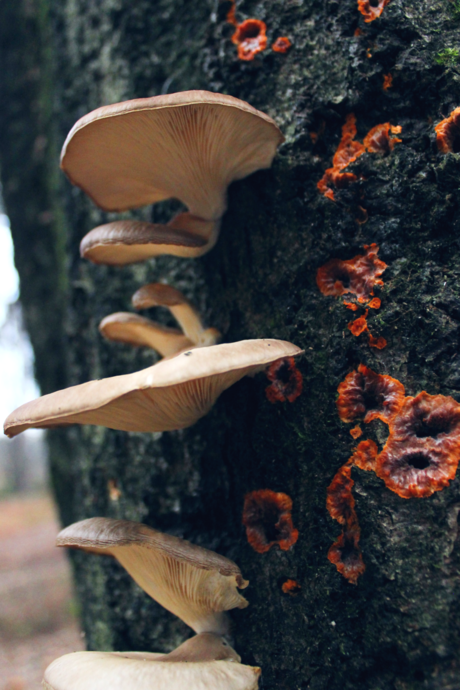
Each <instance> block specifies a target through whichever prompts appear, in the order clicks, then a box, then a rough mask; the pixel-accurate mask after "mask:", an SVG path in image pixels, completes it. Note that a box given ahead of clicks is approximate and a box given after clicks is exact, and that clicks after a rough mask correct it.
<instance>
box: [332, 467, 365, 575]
mask: <svg viewBox="0 0 460 690" xmlns="http://www.w3.org/2000/svg"><path fill="white" fill-rule="evenodd" d="M351 467H352V459H351V458H350V460H349V461H348V462H347V463H345V465H344V466H343V467H341V468H340V470H339V471H338V472H337V474H336V475H335V477H334V479H333V480H332V482H331V484H330V485H329V487H328V489H327V499H326V506H327V509H328V511H329V515H330V516H331V517H332V518H333V519H334V520H337V522H339V523H340V524H341V525H343V530H342V534H341V535H340V537H339V538H338V539H337V541H336V542H334V544H332V546H331V547H330V549H329V551H328V554H327V557H328V559H329V560H330V561H331V563H334V565H335V566H336V568H337V570H338V571H339V573H341V574H342V575H343V576H344V577H345V578H346V579H347V580H348V581H349V582H350V583H351V584H354V585H355V584H356V583H357V581H358V577H359V576H360V575H362V573H363V572H364V571H365V569H366V566H365V565H364V562H363V558H362V554H361V550H360V548H359V538H360V535H361V531H360V528H359V524H358V518H357V516H356V511H355V499H354V498H353V495H352V493H351V490H352V488H353V485H354V481H353V480H352V478H351Z"/></svg>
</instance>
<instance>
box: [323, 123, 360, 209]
mask: <svg viewBox="0 0 460 690" xmlns="http://www.w3.org/2000/svg"><path fill="white" fill-rule="evenodd" d="M356 131H357V130H356V117H355V116H354V114H353V113H349V115H347V118H346V120H345V124H344V125H343V127H342V138H341V140H340V143H339V145H338V147H337V151H336V152H335V154H334V158H333V159H332V168H328V169H327V170H326V172H325V173H324V175H323V177H322V178H321V180H320V181H319V182H318V184H317V187H318V189H319V191H320V192H321V194H324V196H326V197H327V198H328V199H331V200H332V201H334V190H333V187H336V188H337V189H342V188H343V187H348V185H349V184H350V183H351V182H356V180H357V179H358V178H357V177H356V175H354V174H353V173H344V172H342V170H343V169H344V168H346V167H347V165H350V163H353V161H355V160H356V159H357V158H358V157H359V156H361V154H363V153H364V146H363V145H362V144H360V143H359V142H358V141H354V138H355V136H356Z"/></svg>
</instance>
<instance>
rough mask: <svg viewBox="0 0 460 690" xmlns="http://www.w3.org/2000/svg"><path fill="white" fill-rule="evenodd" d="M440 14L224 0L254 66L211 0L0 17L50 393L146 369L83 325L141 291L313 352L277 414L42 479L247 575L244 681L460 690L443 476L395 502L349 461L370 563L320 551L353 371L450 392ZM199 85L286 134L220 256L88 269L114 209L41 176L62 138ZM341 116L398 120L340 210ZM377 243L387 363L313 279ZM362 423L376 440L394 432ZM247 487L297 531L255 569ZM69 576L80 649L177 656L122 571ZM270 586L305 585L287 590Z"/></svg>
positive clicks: (12, 209) (349, 1)
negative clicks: (114, 112) (352, 576)
mask: <svg viewBox="0 0 460 690" xmlns="http://www.w3.org/2000/svg"><path fill="white" fill-rule="evenodd" d="M371 5H373V3H372V2H371ZM457 5H458V3H457V2H449V3H447V2H441V1H440V0H435V1H433V0H430V1H428V0H391V2H390V3H389V4H388V6H386V7H385V8H384V10H383V13H382V15H381V17H380V18H378V19H376V20H375V21H372V22H369V23H366V22H364V17H363V15H362V14H360V12H359V11H358V8H357V3H356V0H343V1H342V2H340V3H339V2H335V1H334V0H260V1H259V2H252V1H249V0H247V1H244V2H238V3H237V8H236V9H237V17H238V19H239V20H240V21H241V20H243V19H246V18H248V17H256V18H257V19H261V20H263V21H265V22H266V24H267V33H268V47H267V49H266V50H265V51H264V52H262V53H261V54H260V55H258V56H256V58H255V59H254V60H253V61H250V62H245V61H241V60H239V59H238V58H237V55H236V47H235V45H234V44H233V43H232V41H231V36H232V34H233V31H234V27H233V26H232V25H231V24H229V23H228V22H227V21H226V15H227V12H228V10H229V9H230V6H231V5H230V3H229V2H214V1H212V0H207V1H206V0H201V1H200V2H194V3H191V2H190V0H157V2H154V3H152V2H147V1H146V0H137V2H136V3H134V4H133V3H132V2H127V1H126V2H125V1H124V0H100V2H99V3H93V2H88V1H85V0H73V2H70V0H61V1H60V2H59V3H55V4H54V6H53V7H52V8H51V9H50V10H48V7H47V4H46V0H28V1H26V0H24V1H23V2H22V3H20V2H17V3H6V2H4V4H3V6H2V7H1V8H0V26H1V27H2V36H1V48H0V50H1V53H0V59H1V65H2V69H1V74H0V84H1V96H2V103H6V104H7V107H6V108H5V110H4V109H3V106H2V114H1V115H0V118H1V131H2V135H1V140H0V155H1V161H2V179H3V190H4V197H5V203H6V207H7V212H8V214H9V215H10V218H11V221H12V229H13V234H14V240H15V247H16V263H17V266H18V270H19V271H20V275H21V298H22V302H23V305H24V309H25V314H26V320H27V325H28V327H29V330H30V333H31V337H32V340H33V344H34V348H35V354H36V368H37V376H38V379H39V382H40V385H41V386H42V390H43V392H48V391H50V390H55V389H56V388H59V387H63V386H64V385H69V384H75V383H79V382H82V381H86V380H89V379H94V378H101V377H104V376H112V375H116V374H121V373H127V372H131V371H136V370H138V369H141V368H143V367H147V366H149V365H150V364H151V363H152V355H151V353H150V352H147V351H137V350H136V351H135V350H133V349H129V348H128V347H124V346H122V345H116V344H110V343H107V342H104V341H102V339H101V338H100V336H99V334H98V330H97V325H98V323H99V321H100V320H101V319H102V318H103V317H104V316H106V315H107V314H110V313H112V312H115V311H129V310H130V309H131V307H130V298H131V295H132V294H133V293H134V291H135V290H136V289H137V288H138V287H140V286H141V285H143V284H145V283H147V282H151V281H164V282H168V283H170V284H172V285H174V286H175V287H177V288H179V289H180V290H182V291H184V292H185V294H186V295H187V297H189V298H190V299H191V300H192V301H194V302H195V304H196V305H197V306H198V307H199V308H200V310H201V312H202V314H203V315H204V317H205V321H206V324H207V325H208V326H214V327H216V328H218V329H219V330H221V331H222V332H223V333H224V337H225V340H226V341H228V342H232V341H236V340H240V339H246V338H260V337H273V338H281V339H285V340H290V341H292V342H293V343H295V344H297V345H299V346H301V347H302V348H304V349H305V355H304V356H303V358H302V359H301V360H299V368H300V370H301V371H302V374H303V376H304V389H303V393H302V395H301V396H300V397H299V398H298V399H297V400H296V401H295V402H293V403H289V402H284V403H275V404H272V403H270V402H269V401H268V400H267V398H266V394H265V389H266V387H267V385H268V382H267V380H266V378H265V377H264V375H258V376H257V377H255V378H253V379H251V378H246V379H243V380H242V381H241V382H240V383H238V384H236V385H235V386H233V387H232V388H231V389H229V390H228V391H226V392H225V393H224V394H223V395H222V396H221V398H220V399H219V401H218V402H217V404H216V405H215V407H214V408H213V410H212V411H211V412H210V413H209V414H208V415H207V417H205V418H204V419H202V420H201V421H200V422H199V423H198V424H196V425H195V426H194V427H192V428H190V429H187V430H185V431H177V432H165V433H163V434H153V435H152V434H139V433H124V432H118V431H112V430H107V429H103V428H97V427H83V428H72V429H71V430H68V431H66V432H62V431H61V432H56V431H53V432H50V433H49V438H50V440H51V442H52V443H54V444H55V448H56V446H57V445H59V449H60V450H59V452H57V451H56V452H54V453H53V473H54V477H55V481H56V486H57V490H58V500H59V502H60V505H61V509H62V514H63V518H64V521H65V522H66V523H67V522H70V521H71V520H72V521H74V520H78V519H82V518H84V517H90V516H95V515H103V516H109V517H120V518H127V519H132V520H138V521H142V522H145V523H146V524H148V525H151V526H153V527H155V528H158V529H161V530H164V531H168V532H171V533H174V534H178V535H181V536H184V537H185V538H187V539H189V540H190V541H193V542H195V543H198V544H201V545H203V546H206V547H209V548H212V549H214V550H216V551H218V552H219V553H222V554H224V555H226V556H229V557H230V558H232V559H233V560H235V561H236V562H237V563H238V564H239V565H240V567H241V569H242V572H243V574H244V576H245V577H246V578H248V579H249V580H250V583H251V584H250V587H249V589H248V590H247V598H248V599H249V601H250V606H249V607H248V608H247V609H245V610H244V611H239V610H238V611H236V612H234V613H233V614H232V620H233V623H234V630H233V634H234V645H235V647H236V649H237V650H238V651H239V652H240V653H241V655H242V657H243V661H244V662H245V663H251V664H257V665H260V666H261V667H262V671H263V675H262V681H261V686H262V687H263V688H267V689H268V688H273V689H274V688H277V690H279V689H281V688H286V689H288V688H289V690H293V689H294V688H296V689H297V688H309V689H311V690H313V689H315V690H326V689H327V690H336V689H337V690H339V689H340V690H355V689H356V690H357V689H358V688H366V689H369V690H371V689H372V690H377V689H378V690H390V689H393V688H397V689H398V690H402V689H404V690H409V689H411V690H412V689H414V690H415V689H416V690H422V689H423V690H425V689H430V690H431V689H432V690H447V689H448V688H456V687H458V672H459V662H460V654H459V643H460V623H459V620H460V615H459V613H460V580H459V568H460V537H459V536H458V522H457V515H458V512H459V510H460V501H459V499H458V489H459V482H458V479H454V480H453V481H452V482H451V483H450V485H449V486H448V487H447V488H444V489H443V490H441V491H437V492H436V493H434V494H433V495H432V496H430V497H425V498H410V499H405V498H402V497H400V496H398V495H397V494H396V493H394V492H392V491H390V490H389V489H388V488H387V487H386V486H385V484H384V482H383V481H382V480H381V479H379V478H377V477H376V475H375V474H374V473H371V472H364V471H362V470H360V469H357V468H354V469H353V470H352V479H353V480H354V482H355V485H354V487H353V493H354V497H355V501H356V512H357V516H358V520H359V523H360V527H361V541H360V547H361V550H362V553H363V559H364V562H365V564H366V571H365V573H364V574H363V575H362V576H361V577H360V578H359V579H358V581H357V585H356V586H354V585H353V584H350V583H349V582H348V581H347V580H346V579H345V578H344V577H343V576H342V575H341V574H340V573H339V572H338V571H337V570H336V568H335V567H334V565H333V564H332V563H331V562H330V561H329V560H328V558H327V554H328V550H329V548H330V546H331V544H332V543H333V542H334V541H335V540H336V539H337V538H338V536H339V534H340V531H341V527H340V525H339V524H338V523H337V522H335V521H334V520H332V518H331V517H330V516H329V513H328V511H327V508H326V490H327V487H328V486H329V485H330V483H331V481H332V479H333V477H334V475H335V473H336V472H337V470H338V469H339V468H340V467H341V466H342V465H343V464H344V463H345V462H346V461H347V459H348V458H349V457H350V456H351V454H352V452H353V449H354V447H355V446H356V442H355V441H353V439H352V437H351V436H350V433H349V430H350V424H346V423H343V422H341V421H340V419H339V416H338V413H337V407H336V397H337V387H338V385H339V384H340V383H341V382H342V381H343V380H344V378H345V376H346V375H347V374H348V373H349V372H350V371H352V370H355V369H356V368H357V366H358V364H360V363H363V364H365V365H367V366H368V367H370V368H371V369H373V370H374V371H376V372H378V373H380V374H387V375H390V376H392V377H393V378H395V379H398V380H399V381H401V382H402V383H403V384H404V386H405V391H406V395H416V394H417V393H419V392H420V391H422V390H425V391H427V392H428V393H430V394H433V395H434V394H438V393H440V394H442V395H446V396H452V397H454V398H455V399H460V398H459V396H460V356H459V354H458V340H459V335H460V331H459V320H460V306H459V305H460V301H459V293H460V289H459V287H458V284H459V281H458V274H459V268H458V267H459V264H460V244H459V241H458V239H457V231H458V210H459V202H460V191H459V187H458V176H459V172H460V155H459V154H458V153H455V152H454V153H447V154H442V153H440V152H438V150H437V147H436V135H435V131H434V125H435V124H436V123H438V122H439V121H440V120H442V119H443V118H444V117H446V116H447V115H448V114H449V113H450V111H451V110H452V109H453V108H455V107H456V106H457V105H459V102H460V93H459V71H458V67H457V61H458V50H457V48H456V45H457V40H456V38H457V36H458V30H459V21H460V11H459V8H458V7H457ZM7 19H8V23H7ZM7 26H8V29H7V28H6V27H7ZM279 36H288V37H289V39H290V40H291V41H292V44H293V46H292V48H291V49H290V50H289V51H288V52H287V53H286V54H281V53H277V52H274V51H273V50H272V49H271V48H270V46H271V44H272V43H273V42H274V40H275V39H276V38H277V37H279ZM388 74H391V75H392V77H393V82H392V85H391V87H390V88H387V89H384V88H383V85H384V75H388ZM387 81H388V80H387ZM196 88H204V89H208V90H211V91H220V92H224V93H229V94H231V95H233V96H236V97H238V98H242V99H244V100H247V101H249V102H250V103H251V104H252V105H253V106H255V107H256V108H258V109H260V110H262V111H264V112H266V113H268V114H269V115H270V116H272V117H273V118H274V119H275V120H276V122H277V123H278V125H279V126H280V128H281V129H282V131H283V132H284V134H285V135H286V143H285V144H284V145H283V146H282V147H281V149H280V151H279V153H278V155H277V157H276V158H275V162H274V164H273V166H272V169H271V170H269V171H261V172H258V173H256V174H254V175H252V176H251V177H250V178H248V179H245V180H242V181H240V182H237V183H234V184H233V185H232V186H231V188H230V193H229V205H228V211H227V213H226V215H225V217H224V220H223V227H222V231H221V236H220V239H219V242H218V244H217V246H216V247H215V248H214V249H213V250H212V251H211V252H210V253H209V254H208V255H206V256H205V257H203V258H201V259H196V260H185V259H174V258H171V257H162V258H159V259H156V260H152V261H150V262H147V263H144V264H139V265H135V266H132V267H125V268H120V269H116V268H108V267H102V266H94V265H92V264H89V263H88V262H85V261H82V260H80V258H79V255H78V244H79V241H80V239H81V237H82V236H83V235H84V234H85V233H86V232H88V231H89V230H90V229H92V228H93V227H95V226H96V225H98V224H101V223H103V222H105V221H106V220H107V219H108V218H110V219H115V218H118V217H119V216H118V215H117V214H106V213H103V212H102V211H100V210H99V209H97V208H96V207H95V206H94V205H93V204H92V202H91V201H90V200H89V199H88V198H87V197H86V196H85V195H84V194H83V193H82V192H81V191H79V190H78V189H76V188H72V187H71V186H70V184H68V183H67V182H64V181H63V180H62V178H60V179H59V180H58V177H57V166H58V160H57V155H56V151H57V150H58V148H59V146H61V145H62V142H63V140H64V137H65V135H66V133H67V132H68V130H69V129H70V127H71V126H72V125H73V123H74V122H75V120H76V119H77V118H78V117H80V116H81V115H83V114H85V113H86V112H88V111H90V110H92V109H94V108H96V107H98V106H100V105H103V104H107V103H113V102H117V101H122V100H126V99H130V98H139V97H144V96H151V95H156V94H159V93H162V92H163V93H164V92H170V93H171V92H175V91H181V90H186V89H196ZM350 113H354V114H355V116H356V121H357V130H358V131H357V135H356V140H357V141H360V142H361V141H363V138H364V137H365V135H366V134H367V132H369V130H370V129H371V128H373V127H374V126H375V125H377V124H380V123H385V122H390V123H391V125H393V126H401V127H402V132H401V134H399V135H398V136H399V138H401V139H402V141H401V142H400V143H397V144H396V145H395V146H394V149H393V150H392V151H387V152H386V154H385V155H378V154H374V153H370V152H367V153H364V154H363V155H362V156H360V157H359V158H357V160H356V161H355V162H354V163H352V164H351V165H350V166H348V168H347V172H351V173H354V174H355V175H356V177H357V181H356V182H354V183H352V184H350V185H349V186H347V187H346V188H344V189H334V196H335V201H332V200H331V199H329V198H326V197H325V196H324V195H323V194H321V193H320V191H319V190H318V188H317V183H318V182H319V180H320V179H321V178H322V176H323V174H324V172H325V170H326V169H327V168H330V167H331V166H332V158H333V155H334V152H335V151H336V149H337V146H338V144H339V142H340V138H341V128H342V126H343V124H344V123H345V119H346V117H347V116H348V115H349V114H350ZM40 137H46V140H45V141H44V140H43V139H40ZM459 138H460V137H459ZM457 146H458V142H457V144H455V145H454V150H457ZM360 207H361V208H365V209H366V211H367V215H368V219H367V222H362V221H363V220H365V215H364V212H363V211H362V210H360ZM177 208H178V205H177V204H176V202H172V201H171V202H167V203H162V204H158V205H157V206H156V207H155V209H154V210H153V212H152V211H151V209H142V210H140V211H136V212H133V213H132V214H131V215H132V217H136V218H140V219H146V220H150V219H151V218H152V213H153V214H154V218H155V220H156V221H164V220H168V219H169V218H170V217H171V216H172V214H173V212H174V211H175V210H176V209H177ZM45 211H49V212H50V214H49V215H43V213H44V212H45ZM356 218H358V219H359V221H361V222H357V220H356ZM44 221H47V222H44ZM65 237H67V250H66V251H67V253H66V257H64V253H63V250H62V247H63V241H64V238H65ZM371 243H376V244H377V245H378V246H379V247H380V253H379V258H380V259H381V260H382V261H384V262H385V263H386V264H387V265H388V268H387V269H386V271H385V273H384V274H383V276H382V279H383V280H384V283H385V285H384V287H382V288H381V289H379V291H378V292H376V294H378V295H379V297H380V298H381V300H382V306H381V308H380V309H379V310H378V311H375V312H374V311H371V313H369V316H368V319H369V328H370V330H371V331H372V333H374V334H377V335H380V336H383V337H384V338H385V339H386V340H387V343H388V344H387V346H386V347H384V348H383V349H377V348H372V347H370V346H369V340H368V337H367V336H366V334H363V335H361V336H359V337H355V336H353V335H352V333H351V332H350V331H349V330H348V328H347V324H348V322H349V321H351V320H352V319H353V318H355V317H354V316H353V315H352V312H350V311H348V310H347V309H345V307H344V305H343V301H342V300H341V299H336V298H334V297H327V296H324V295H323V294H321V293H320V291H319V290H318V288H317V285H316V272H317V270H318V268H319V267H320V266H322V265H324V264H325V263H326V262H327V261H328V260H330V259H332V258H339V259H350V258H352V257H353V256H355V255H356V254H362V253H363V245H370V244H371ZM361 313H362V312H358V314H359V315H360V314H361ZM152 314H153V312H152ZM358 314H357V315H358ZM155 318H156V319H161V318H163V319H164V322H165V323H169V324H170V325H172V322H170V321H168V320H167V316H166V315H163V314H159V313H155ZM361 426H362V428H363V431H364V435H363V437H362V438H365V439H367V438H370V439H373V440H374V441H376V442H377V444H378V445H379V449H380V448H381V447H382V445H383V444H384V443H385V438H386V435H387V427H386V425H384V424H383V423H382V422H380V421H374V422H372V423H370V424H369V425H363V424H362V425H361ZM53 438H54V439H58V440H55V441H53ZM67 460H68V462H67ZM114 486H116V487H117V489H118V490H119V492H120V493H119V495H118V493H117V492H114V491H113V490H112V492H111V491H110V490H109V487H114ZM256 489H272V490H273V491H276V492H284V493H286V494H288V495H289V496H290V497H291V498H292V501H293V522H294V525H295V527H296V528H297V529H298V530H299V538H298V541H297V543H296V544H295V545H294V546H293V547H292V548H291V549H290V550H287V551H281V550H280V549H279V548H278V547H274V548H272V549H271V550H270V551H268V552H267V553H264V554H259V553H256V552H255V551H254V550H253V549H252V548H251V546H250V545H249V544H248V542H247V539H246V535H245V531H244V528H243V527H242V524H241V520H242V509H243V502H244V497H245V495H246V494H247V493H248V492H250V491H253V490H256ZM74 562H75V573H76V582H77V587H78V592H79V597H80V601H81V611H82V618H83V624H84V629H85V631H86V636H87V642H88V647H89V649H126V650H127V649H134V650H162V649H163V650H169V649H172V648H173V647H174V646H176V645H177V644H178V643H179V642H180V641H181V640H182V639H184V637H185V636H187V635H188V634H189V632H190V631H189V630H188V629H187V628H186V626H185V625H183V624H182V623H180V622H179V621H178V620H176V619H175V618H174V617H173V616H172V615H170V614H169V613H167V612H165V611H164V610H162V609H161V607H159V606H158V605H156V604H155V603H154V602H152V601H149V600H148V598H147V596H146V595H145V594H143V593H142V592H141V591H140V590H139V589H138V588H137V586H135V585H134V584H133V583H132V581H131V580H130V578H129V577H128V576H127V575H126V574H125V573H124V571H122V570H121V568H120V567H119V566H118V565H117V564H116V563H113V562H111V561H106V560H105V559H96V558H93V557H91V556H87V555H84V554H79V555H77V556H76V557H75V560H74ZM288 579H293V580H295V581H296V582H297V583H298V584H299V585H300V591H299V592H298V594H296V595H292V594H289V593H284V592H283V590H282V585H283V583H285V582H286V580H288Z"/></svg>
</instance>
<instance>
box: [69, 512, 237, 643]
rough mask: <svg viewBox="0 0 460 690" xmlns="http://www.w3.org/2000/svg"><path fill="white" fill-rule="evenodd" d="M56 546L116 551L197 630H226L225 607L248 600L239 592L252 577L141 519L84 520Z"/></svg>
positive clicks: (142, 581)
mask: <svg viewBox="0 0 460 690" xmlns="http://www.w3.org/2000/svg"><path fill="white" fill-rule="evenodd" d="M56 545H57V546H68V547H72V548H77V549H83V550H84V551H89V552H92V553H97V554H104V555H108V556H113V557H114V558H116V559H117V560H118V561H119V562H120V563H121V565H122V566H123V567H124V568H125V569H126V570H127V571H128V573H129V574H130V575H131V577H132V578H133V579H134V580H135V581H136V582H137V584H138V585H139V586H140V587H142V589H143V590H144V591H145V592H147V594H149V595H150V596H151V597H152V599H155V601H157V602H158V603H159V604H161V605H162V606H163V607H164V608H165V609H167V610H168V611H171V612H172V613H174V614H175V615H176V616H178V617H179V618H180V619H181V620H183V621H184V622H185V623H187V625H189V626H190V627H191V628H193V630H195V632H197V633H203V632H212V633H216V634H219V635H223V634H225V633H226V632H227V631H228V621H227V618H226V616H225V614H224V611H228V610H230V609H233V608H245V607H246V606H247V605H248V602H247V601H246V599H245V598H244V597H242V596H241V594H239V593H238V591H237V587H239V588H243V589H244V588H245V587H247V585H248V582H247V581H246V580H244V579H243V577H242V575H241V571H240V569H239V568H238V566H237V565H236V564H235V563H233V561H230V560H229V559H228V558H225V557H224V556H220V555H219V554H217V553H214V551H209V550H208V549H204V548H202V547H200V546H196V545H194V544H191V543H190V542H188V541H186V540H185V539H180V538H179V537H174V536H171V535H169V534H164V533H162V532H158V531H157V530H154V529H151V528H150V527H147V526H146V525H142V524H139V523H137V522H130V521H128V520H111V519H108V518H90V519H88V520H82V521H81V522H77V523H75V524H73V525H70V526H69V527H66V528H65V529H64V530H62V532H60V533H59V534H58V537H57V539H56Z"/></svg>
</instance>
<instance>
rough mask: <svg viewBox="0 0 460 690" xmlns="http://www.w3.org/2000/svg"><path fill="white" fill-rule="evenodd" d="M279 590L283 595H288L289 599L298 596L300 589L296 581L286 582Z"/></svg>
mask: <svg viewBox="0 0 460 690" xmlns="http://www.w3.org/2000/svg"><path fill="white" fill-rule="evenodd" d="M281 589H282V590H283V592H284V593H285V594H290V595H291V597H294V596H296V594H299V592H300V590H301V589H302V587H301V586H300V585H299V583H298V582H297V580H291V579H289V580H286V582H283V584H282V585H281Z"/></svg>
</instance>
